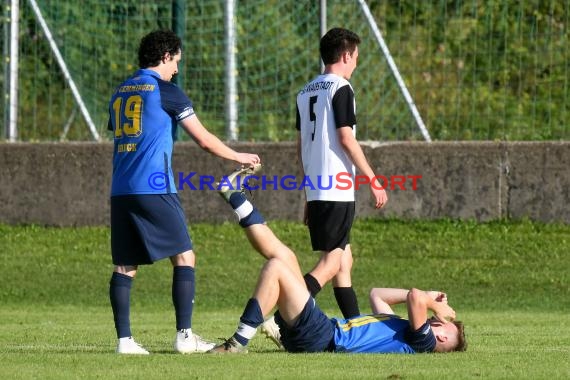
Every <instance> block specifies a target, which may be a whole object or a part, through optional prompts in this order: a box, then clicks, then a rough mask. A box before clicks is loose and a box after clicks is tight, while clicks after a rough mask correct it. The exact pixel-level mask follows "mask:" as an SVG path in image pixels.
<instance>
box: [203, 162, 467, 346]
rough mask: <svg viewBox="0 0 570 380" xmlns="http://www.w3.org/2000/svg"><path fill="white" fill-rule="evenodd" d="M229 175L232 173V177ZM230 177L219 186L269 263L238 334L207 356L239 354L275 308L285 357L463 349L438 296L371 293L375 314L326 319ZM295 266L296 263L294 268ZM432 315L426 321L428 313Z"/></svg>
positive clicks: (454, 324)
mask: <svg viewBox="0 0 570 380" xmlns="http://www.w3.org/2000/svg"><path fill="white" fill-rule="evenodd" d="M234 174H235V173H234ZM234 174H232V175H230V176H229V177H227V178H226V182H225V183H224V182H223V181H222V183H221V184H220V186H219V190H220V193H221V194H222V196H223V197H224V199H226V200H227V201H228V203H230V205H231V206H232V208H233V209H234V211H235V212H236V214H237V216H238V219H239V224H240V225H241V226H242V227H243V228H244V231H245V234H246V236H247V238H248V239H249V241H250V243H251V245H252V246H253V247H254V248H255V249H256V250H257V251H258V252H259V253H261V254H262V255H263V256H265V257H267V258H268V261H267V262H266V263H265V265H264V266H263V268H262V269H261V272H260V274H259V279H258V282H257V286H256V288H255V291H254V293H253V296H252V297H251V298H250V299H249V301H248V302H247V305H246V307H245V309H244V311H243V314H242V316H241V317H240V320H239V324H238V328H237V330H236V332H235V333H234V334H233V335H232V336H231V337H230V338H229V339H227V340H226V341H225V342H224V343H222V344H219V345H217V346H216V347H214V348H213V349H212V350H210V352H212V353H244V352H247V348H246V346H247V344H248V343H249V341H250V340H251V339H252V338H253V337H254V335H255V333H256V331H257V327H259V326H260V325H261V324H262V323H263V321H264V317H265V316H267V315H269V314H270V313H271V311H272V310H273V308H274V307H277V309H278V310H277V312H276V313H275V320H276V322H277V325H278V326H279V330H280V333H281V343H282V344H283V347H284V348H285V349H286V350H287V351H289V352H347V353H357V352H358V353H416V352H449V351H462V350H464V349H465V347H466V344H465V337H464V333H463V325H462V324H461V323H460V322H453V320H454V319H455V311H454V310H453V309H452V308H451V307H450V306H449V305H448V304H447V297H446V296H445V295H444V294H443V293H440V292H424V291H422V290H419V289H411V290H409V291H407V290H403V289H383V288H376V289H374V290H373V291H372V292H371V293H372V294H374V296H375V298H374V299H375V300H376V303H374V304H373V305H374V306H373V307H374V308H375V309H374V310H375V312H379V314H372V315H361V316H358V317H354V318H350V319H340V318H328V317H327V316H326V315H325V314H324V313H323V312H322V311H321V309H320V308H319V307H318V306H317V304H316V303H315V300H314V298H313V297H311V295H310V293H309V291H308V290H307V287H306V285H305V282H304V280H303V276H302V273H301V271H300V269H299V266H298V265H293V266H291V265H289V264H288V263H287V262H286V261H284V260H282V259H281V258H280V256H281V250H283V252H285V254H284V255H283V256H285V257H287V256H288V255H289V253H290V252H291V250H290V249H289V248H287V247H286V246H285V245H284V244H283V243H282V242H281V241H280V240H279V239H278V238H277V237H276V236H275V235H274V234H273V232H272V231H271V229H270V228H269V227H268V226H267V225H266V224H265V221H264V220H263V217H262V216H261V214H260V213H259V211H258V210H257V209H255V208H254V207H253V205H252V204H251V203H250V202H249V201H248V200H247V198H246V197H245V194H244V193H243V191H241V190H240V189H235V188H233V186H232V185H233V184H234V183H235V176H234ZM294 262H295V263H296V260H295V261H294ZM399 302H406V304H407V309H408V319H403V318H400V317H398V316H396V315H394V314H393V312H392V309H391V307H390V305H393V304H395V303H399ZM429 310H431V311H433V313H434V317H433V318H428V311H429Z"/></svg>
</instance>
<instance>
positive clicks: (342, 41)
mask: <svg viewBox="0 0 570 380" xmlns="http://www.w3.org/2000/svg"><path fill="white" fill-rule="evenodd" d="M359 43H360V37H358V34H356V33H354V32H351V31H350V30H348V29H344V28H332V29H331V30H329V31H328V32H327V33H326V34H325V35H324V36H323V37H322V38H321V43H320V52H321V59H322V60H323V63H324V64H325V65H330V64H333V63H337V62H338V61H339V60H340V57H341V56H342V54H343V53H344V52H346V51H348V52H349V53H350V54H352V53H354V50H355V49H356V46H357V45H358V44H359Z"/></svg>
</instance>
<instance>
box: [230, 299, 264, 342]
mask: <svg viewBox="0 0 570 380" xmlns="http://www.w3.org/2000/svg"><path fill="white" fill-rule="evenodd" d="M262 323H263V314H262V312H261V307H259V302H258V301H257V299H255V298H250V299H249V301H247V305H246V306H245V309H244V310H243V314H242V315H241V317H240V319H239V324H238V328H237V330H236V332H235V334H234V335H233V338H234V339H235V340H237V341H238V342H239V343H240V344H241V345H242V346H247V344H248V343H249V341H250V339H251V338H253V337H254V336H255V332H256V331H257V327H259V325H261V324H262Z"/></svg>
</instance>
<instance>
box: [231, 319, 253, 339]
mask: <svg viewBox="0 0 570 380" xmlns="http://www.w3.org/2000/svg"><path fill="white" fill-rule="evenodd" d="M236 332H237V334H238V335H241V336H243V337H244V338H246V339H251V338H253V337H254V336H255V333H256V332H257V329H256V328H253V327H251V326H248V325H246V324H244V323H241V322H240V323H239V325H238V328H237V331H236Z"/></svg>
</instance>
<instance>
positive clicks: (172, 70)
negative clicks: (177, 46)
mask: <svg viewBox="0 0 570 380" xmlns="http://www.w3.org/2000/svg"><path fill="white" fill-rule="evenodd" d="M181 59H182V51H180V50H179V51H178V53H176V54H175V55H172V56H171V55H169V54H167V55H166V59H165V60H164V64H165V68H164V69H165V70H164V72H165V78H163V79H164V80H166V81H170V80H172V77H173V76H174V75H176V74H178V63H179V62H180V60H181Z"/></svg>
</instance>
